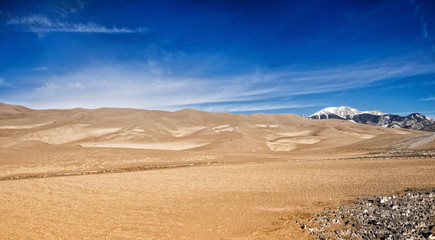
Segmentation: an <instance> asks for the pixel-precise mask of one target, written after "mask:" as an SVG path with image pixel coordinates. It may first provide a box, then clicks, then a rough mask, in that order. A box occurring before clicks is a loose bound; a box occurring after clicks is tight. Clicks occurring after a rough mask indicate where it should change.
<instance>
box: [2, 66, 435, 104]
mask: <svg viewBox="0 0 435 240" xmlns="http://www.w3.org/2000/svg"><path fill="white" fill-rule="evenodd" d="M405 62H406V63H404V62H400V61H399V62H393V61H387V62H384V63H370V64H367V63H360V64H354V65H347V66H339V67H338V66H336V67H332V68H326V67H325V68H321V69H315V70H310V69H308V70H307V69H295V68H290V67H289V70H280V71H272V70H269V71H263V72H261V71H257V72H255V73H253V74H246V75H238V76H225V77H224V76H222V77H220V78H219V79H217V78H199V77H189V76H181V75H180V76H174V75H170V74H168V73H167V72H168V71H166V70H167V69H165V68H164V67H162V66H159V65H158V64H157V63H155V62H153V63H152V64H150V63H149V62H148V63H143V64H130V65H123V66H121V65H115V66H114V65H93V66H92V67H88V68H82V69H80V70H78V71H75V72H70V73H66V74H63V75H47V74H46V73H44V75H41V76H40V77H38V75H37V74H35V75H33V76H32V78H34V80H35V81H37V82H41V83H42V84H41V85H40V86H39V87H38V88H35V89H27V90H23V91H22V92H21V93H18V94H14V96H13V97H9V98H10V99H7V100H8V102H11V103H15V104H21V105H25V106H28V107H32V108H39V109H41V108H72V107H87V108H98V107H134V108H145V109H159V110H171V111H172V110H178V109H182V108H189V107H194V108H196V109H199V110H207V111H239V112H240V111H257V110H258V111H259V110H272V109H285V108H301V107H311V106H313V103H312V102H310V101H299V102H295V101H293V100H292V96H296V95H304V94H315V93H327V92H334V91H342V90H347V89H356V88H360V87H365V86H372V85H373V84H377V83H380V82H383V81H386V80H391V79H398V78H405V77H411V76H416V75H419V74H425V73H433V72H435V66H433V64H432V65H425V64H419V63H415V62H410V61H405ZM284 97H288V98H289V100H285V102H282V101H283V100H279V98H281V99H282V98H284ZM277 99H278V100H277Z"/></svg>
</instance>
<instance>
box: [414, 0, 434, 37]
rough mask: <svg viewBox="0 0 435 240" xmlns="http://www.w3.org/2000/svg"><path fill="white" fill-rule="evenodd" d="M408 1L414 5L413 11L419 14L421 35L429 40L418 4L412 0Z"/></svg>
mask: <svg viewBox="0 0 435 240" xmlns="http://www.w3.org/2000/svg"><path fill="white" fill-rule="evenodd" d="M408 1H409V2H410V3H411V4H412V5H413V6H414V9H415V12H416V13H417V14H418V15H419V19H420V24H421V30H422V31H423V37H424V38H425V39H427V40H431V37H430V35H429V32H428V29H427V23H426V21H425V20H424V15H423V13H422V12H421V10H420V6H418V5H417V3H415V1H414V0H408Z"/></svg>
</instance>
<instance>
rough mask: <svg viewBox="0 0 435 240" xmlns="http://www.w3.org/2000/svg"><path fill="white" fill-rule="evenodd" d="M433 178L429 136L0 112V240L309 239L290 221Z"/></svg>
mask: <svg viewBox="0 0 435 240" xmlns="http://www.w3.org/2000/svg"><path fill="white" fill-rule="evenodd" d="M434 172H435V134H434V133H429V132H422V131H415V130H407V129H390V128H381V127H375V126H368V125H362V124H356V123H352V122H349V121H344V120H334V119H331V120H310V119H307V118H304V117H300V116H297V115H293V114H279V115H272V114H253V115H242V114H231V113H208V112H201V111H196V110H192V109H186V110H181V111H177V112H164V111H147V110H139V109H114V108H101V109H94V110H90V109H70V110H32V109H28V108H25V107H21V106H15V105H7V104H0V213H1V214H0V222H1V223H2V224H0V239H306V238H309V237H310V236H309V233H308V232H306V231H304V230H302V229H301V228H300V225H298V224H296V221H297V220H299V219H308V218H310V216H311V214H312V213H313V212H316V211H319V210H322V209H323V208H324V207H334V206H339V205H343V204H349V203H350V202H352V201H353V200H354V199H355V198H358V197H370V196H374V195H382V194H393V193H396V192H402V191H404V190H406V189H434V188H435V175H434V174H433V173H434Z"/></svg>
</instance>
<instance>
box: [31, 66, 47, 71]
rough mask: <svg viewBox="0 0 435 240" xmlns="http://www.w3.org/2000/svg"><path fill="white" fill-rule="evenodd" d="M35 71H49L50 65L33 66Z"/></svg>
mask: <svg viewBox="0 0 435 240" xmlns="http://www.w3.org/2000/svg"><path fill="white" fill-rule="evenodd" d="M32 70H33V71H47V70H48V67H37V68H33V69H32Z"/></svg>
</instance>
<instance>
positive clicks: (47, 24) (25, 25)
mask: <svg viewBox="0 0 435 240" xmlns="http://www.w3.org/2000/svg"><path fill="white" fill-rule="evenodd" d="M5 25H7V26H10V27H12V29H13V30H14V31H20V32H34V33H53V32H69V33H110V34H113V33H147V32H149V29H148V28H146V27H139V28H125V27H122V28H118V27H116V26H113V27H111V28H110V27H105V26H102V25H98V24H96V23H70V22H65V21H60V20H52V19H49V18H47V17H45V16H42V15H29V16H23V17H12V18H9V19H8V20H7V21H6V23H5Z"/></svg>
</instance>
